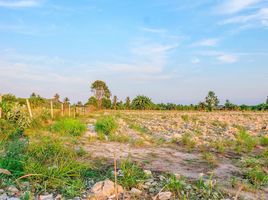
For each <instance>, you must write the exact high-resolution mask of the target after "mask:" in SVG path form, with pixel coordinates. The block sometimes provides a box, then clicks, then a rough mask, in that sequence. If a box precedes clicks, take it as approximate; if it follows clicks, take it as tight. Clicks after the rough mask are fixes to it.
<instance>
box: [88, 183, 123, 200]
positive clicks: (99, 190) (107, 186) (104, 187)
mask: <svg viewBox="0 0 268 200" xmlns="http://www.w3.org/2000/svg"><path fill="white" fill-rule="evenodd" d="M91 190H92V192H93V193H94V195H95V196H96V197H98V198H103V197H110V196H111V195H113V194H115V192H116V190H115V184H114V182H113V181H110V180H105V181H100V182H98V183H96V184H95V185H94V186H93V187H92V189H91ZM117 193H118V194H120V193H123V188H122V186H120V185H118V184H117Z"/></svg>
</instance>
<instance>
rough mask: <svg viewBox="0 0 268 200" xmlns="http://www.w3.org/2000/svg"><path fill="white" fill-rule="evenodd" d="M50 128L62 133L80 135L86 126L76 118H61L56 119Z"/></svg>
mask: <svg viewBox="0 0 268 200" xmlns="http://www.w3.org/2000/svg"><path fill="white" fill-rule="evenodd" d="M51 129H52V131H54V132H58V133H61V134H63V135H72V136H80V135H82V134H83V133H84V132H85V131H86V129H87V127H86V125H85V124H83V123H82V122H81V121H79V120H77V119H72V118H63V119H60V120H59V121H56V122H55V123H54V124H53V125H52V127H51Z"/></svg>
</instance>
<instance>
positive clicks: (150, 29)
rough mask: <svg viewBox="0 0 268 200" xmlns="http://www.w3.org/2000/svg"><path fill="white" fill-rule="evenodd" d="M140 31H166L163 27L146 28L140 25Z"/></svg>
mask: <svg viewBox="0 0 268 200" xmlns="http://www.w3.org/2000/svg"><path fill="white" fill-rule="evenodd" d="M140 29H141V30H142V31H145V32H150V33H165V32H167V31H166V30H165V29H158V28H147V27H142V28H140Z"/></svg>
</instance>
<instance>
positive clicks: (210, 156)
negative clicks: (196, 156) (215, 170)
mask: <svg viewBox="0 0 268 200" xmlns="http://www.w3.org/2000/svg"><path fill="white" fill-rule="evenodd" d="M202 157H203V159H204V160H205V161H206V162H207V163H208V164H209V165H210V166H211V167H213V166H215V165H217V163H218V162H217V159H216V158H215V156H214V155H213V154H212V153H210V152H205V153H203V154H202Z"/></svg>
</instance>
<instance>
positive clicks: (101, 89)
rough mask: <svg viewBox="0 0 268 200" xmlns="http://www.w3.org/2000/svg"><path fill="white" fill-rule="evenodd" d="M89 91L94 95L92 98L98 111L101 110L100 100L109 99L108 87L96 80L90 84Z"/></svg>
mask: <svg viewBox="0 0 268 200" xmlns="http://www.w3.org/2000/svg"><path fill="white" fill-rule="evenodd" d="M91 91H92V92H93V93H94V96H95V98H96V99H97V106H98V109H101V106H102V99H103V98H104V97H105V98H108V99H109V98H110V97H111V92H110V90H109V88H108V86H107V85H106V83H105V82H104V81H101V80H96V81H95V82H93V83H92V84H91Z"/></svg>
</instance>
